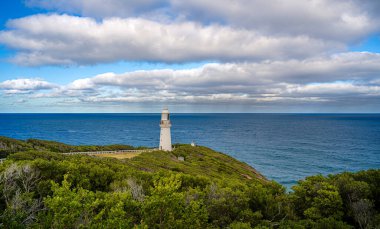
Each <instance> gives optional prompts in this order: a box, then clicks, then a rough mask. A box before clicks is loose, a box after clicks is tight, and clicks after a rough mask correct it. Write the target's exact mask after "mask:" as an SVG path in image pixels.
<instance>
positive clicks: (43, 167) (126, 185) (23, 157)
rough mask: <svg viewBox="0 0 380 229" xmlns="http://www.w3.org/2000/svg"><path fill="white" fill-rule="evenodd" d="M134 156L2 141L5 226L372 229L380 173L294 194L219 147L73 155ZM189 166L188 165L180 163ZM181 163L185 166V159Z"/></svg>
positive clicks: (334, 179) (318, 182) (321, 183)
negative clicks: (68, 153) (131, 155)
mask: <svg viewBox="0 0 380 229" xmlns="http://www.w3.org/2000/svg"><path fill="white" fill-rule="evenodd" d="M120 149H134V147H131V146H123V145H113V146H70V145H66V144H62V143H58V142H52V141H42V140H36V139H32V140H27V141H20V140H15V139H10V138H5V137H1V138H0V152H2V153H3V155H7V160H6V161H5V162H4V163H2V164H1V165H0V173H1V176H0V185H1V199H0V227H1V226H2V227H5V228H24V227H32V228H52V227H53V228H79V227H83V228H133V227H135V228H254V227H256V228H353V227H357V228H374V227H376V225H379V223H380V214H379V206H380V203H379V202H380V201H379V196H380V188H379V187H380V170H368V171H362V172H358V173H342V174H338V175H331V176H328V177H323V176H321V175H316V176H312V177H308V178H306V179H305V180H302V181H300V182H299V183H298V184H297V185H295V186H294V187H293V192H291V193H287V192H286V190H285V188H284V187H283V186H281V185H280V184H278V183H276V182H274V181H268V180H267V179H266V178H265V177H264V176H262V175H261V174H260V173H259V172H257V171H256V170H255V169H253V168H252V167H250V166H249V165H247V164H245V163H243V162H239V161H237V160H235V159H234V158H232V157H230V156H227V155H225V154H222V153H219V152H215V151H213V150H212V149H209V148H206V147H202V146H197V147H191V146H190V145H176V147H175V150H174V151H172V152H164V151H153V152H144V153H141V154H139V155H137V156H135V157H133V158H130V159H128V158H126V159H116V158H108V157H94V156H88V155H71V156H69V155H63V154H61V153H65V152H70V151H99V150H120ZM182 158H183V159H184V160H182ZM179 159H181V160H179Z"/></svg>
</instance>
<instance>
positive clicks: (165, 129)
mask: <svg viewBox="0 0 380 229" xmlns="http://www.w3.org/2000/svg"><path fill="white" fill-rule="evenodd" d="M171 126H172V124H171V122H170V114H169V110H168V108H164V109H163V110H162V113H161V122H160V127H161V132H160V148H159V149H160V150H164V151H172V139H171V136H170V127H171Z"/></svg>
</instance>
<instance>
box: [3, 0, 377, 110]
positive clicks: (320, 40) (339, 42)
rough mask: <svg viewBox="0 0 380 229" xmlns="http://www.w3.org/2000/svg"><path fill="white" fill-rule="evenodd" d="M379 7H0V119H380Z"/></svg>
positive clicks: (176, 1)
mask: <svg viewBox="0 0 380 229" xmlns="http://www.w3.org/2000/svg"><path fill="white" fill-rule="evenodd" d="M379 12H380V1H378V0H346V1H342V0H287V1H283V0H219V1H211V0H187V1H180V0H128V1H125V0H12V1H1V3H0V112H7V113H19V112H26V113H55V112H58V113H82V112H90V113H91V112H99V113H117V112H125V113H129V112H131V113H136V112H147V113H159V112H160V111H161V109H162V107H164V106H167V107H169V109H170V110H171V111H172V112H178V113H179V112H184V113H192V112H208V113H212V112H224V113H239V112H252V113H266V112H268V113H287V112H290V113H330V112H331V113H379V112H380V14H379Z"/></svg>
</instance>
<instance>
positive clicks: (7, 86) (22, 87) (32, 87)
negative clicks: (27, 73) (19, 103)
mask: <svg viewBox="0 0 380 229" xmlns="http://www.w3.org/2000/svg"><path fill="white" fill-rule="evenodd" d="M56 87H57V86H56V85H55V84H52V83H49V82H47V81H44V80H41V79H15V80H6V81H4V82H2V83H0V90H3V91H4V92H5V93H6V94H18V93H30V92H35V91H39V90H47V89H53V88H56Z"/></svg>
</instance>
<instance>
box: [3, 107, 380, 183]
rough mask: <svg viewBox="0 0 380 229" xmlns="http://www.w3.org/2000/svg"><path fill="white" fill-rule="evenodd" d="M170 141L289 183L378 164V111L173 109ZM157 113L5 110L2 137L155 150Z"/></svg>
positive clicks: (368, 167)
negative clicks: (210, 151) (225, 156)
mask: <svg viewBox="0 0 380 229" xmlns="http://www.w3.org/2000/svg"><path fill="white" fill-rule="evenodd" d="M171 120H172V128H171V131H172V142H173V143H188V144H189V143H191V142H192V141H194V142H195V143H196V144H198V145H203V146H207V147H210V148H212V149H214V150H217V151H220V152H223V153H226V154H228V155H230V156H232V157H234V158H236V159H238V160H241V161H244V162H246V163H247V164H249V165H251V166H252V167H254V168H256V169H257V170H258V171H259V172H261V173H262V174H263V175H265V176H266V177H267V178H268V179H273V180H275V181H277V182H279V183H281V184H283V185H285V186H286V187H288V188H289V187H291V186H292V185H294V184H295V183H296V182H297V181H298V180H300V179H303V178H305V177H306V176H310V175H315V174H319V173H320V174H323V175H326V174H330V173H339V172H343V171H359V170H365V169H371V168H374V169H379V168H380V114H171ZM159 122H160V114H0V135H1V136H7V137H11V138H17V139H28V138H38V139H45V140H54V141H59V142H63V143H67V144H73V145H80V144H87V145H89V144H96V145H107V144H128V145H133V146H149V147H157V146H158V144H159V131H160V129H159Z"/></svg>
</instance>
